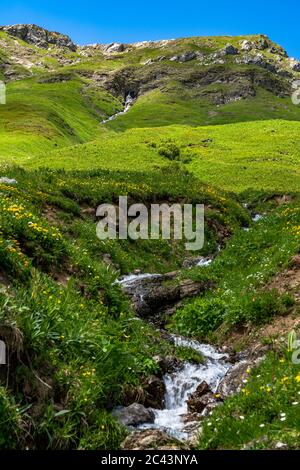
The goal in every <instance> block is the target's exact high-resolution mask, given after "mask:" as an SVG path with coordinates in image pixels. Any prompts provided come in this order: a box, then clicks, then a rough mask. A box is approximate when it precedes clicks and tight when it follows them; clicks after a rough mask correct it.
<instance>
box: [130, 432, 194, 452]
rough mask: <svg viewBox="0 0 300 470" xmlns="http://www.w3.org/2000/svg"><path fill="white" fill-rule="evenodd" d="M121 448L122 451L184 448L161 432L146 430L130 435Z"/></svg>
mask: <svg viewBox="0 0 300 470" xmlns="http://www.w3.org/2000/svg"><path fill="white" fill-rule="evenodd" d="M121 448H122V450H151V449H152V450H154V449H156V450H180V449H184V448H186V447H185V446H184V444H182V443H181V442H178V441H177V440H176V439H172V438H171V437H170V436H169V435H168V434H166V433H165V432H163V431H159V430H158V429H148V430H146V431H136V432H133V433H130V434H129V436H128V437H127V438H126V439H125V441H124V442H123V444H122V446H121Z"/></svg>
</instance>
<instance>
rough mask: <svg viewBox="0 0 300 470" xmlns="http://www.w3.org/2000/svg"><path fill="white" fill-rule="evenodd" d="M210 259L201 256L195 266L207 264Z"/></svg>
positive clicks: (210, 261) (209, 262)
mask: <svg viewBox="0 0 300 470" xmlns="http://www.w3.org/2000/svg"><path fill="white" fill-rule="evenodd" d="M212 260H213V259H212V258H201V259H199V260H198V261H197V263H196V266H209V265H210V264H211V263H212Z"/></svg>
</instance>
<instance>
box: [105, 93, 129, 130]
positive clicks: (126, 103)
mask: <svg viewBox="0 0 300 470" xmlns="http://www.w3.org/2000/svg"><path fill="white" fill-rule="evenodd" d="M134 101H135V98H133V97H132V95H131V93H128V95H127V96H126V99H125V104H124V109H123V111H119V112H118V113H116V114H113V115H112V116H110V117H109V118H107V119H104V120H103V121H101V124H106V123H107V122H109V121H113V120H114V119H116V118H117V117H118V116H122V115H123V114H126V113H127V112H128V111H129V109H130V108H131V106H132V105H133V103H134Z"/></svg>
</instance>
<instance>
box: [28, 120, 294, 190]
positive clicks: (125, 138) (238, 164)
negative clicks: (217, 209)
mask: <svg viewBox="0 0 300 470" xmlns="http://www.w3.org/2000/svg"><path fill="white" fill-rule="evenodd" d="M299 129H300V123H299V122H297V121H296V122H292V121H283V120H271V121H257V122H250V123H236V124H229V125H220V126H205V127H196V128H194V127H193V128H191V127H188V126H167V127H158V128H155V129H152V128H140V129H130V130H127V131H125V132H123V133H111V132H107V133H106V134H103V136H102V138H101V140H99V141H97V140H95V141H93V142H89V143H87V144H84V145H76V146H72V147H70V148H67V149H66V148H64V149H59V150H54V151H52V152H50V153H48V154H47V155H45V156H42V157H35V156H34V157H32V158H30V159H29V160H28V161H27V163H26V166H28V167H30V168H37V167H39V166H48V167H50V168H57V169H58V168H65V169H72V168H78V169H88V168H104V169H122V168H124V167H126V168H128V169H132V170H137V171H144V170H145V169H150V168H155V167H156V166H161V167H163V166H165V165H167V164H168V162H169V160H168V159H166V158H165V157H163V156H161V155H160V154H159V149H160V147H161V146H163V145H165V143H166V142H168V141H171V142H174V143H175V145H177V146H178V148H179V149H180V152H181V158H182V160H183V161H184V162H186V163H185V165H186V167H187V168H188V169H189V170H190V171H191V172H193V173H194V174H195V175H196V176H197V177H198V178H199V179H200V180H202V181H205V182H207V183H211V184H213V185H216V186H219V187H223V188H226V189H227V190H230V191H236V192H242V191H244V190H246V189H248V188H254V189H268V190H274V191H276V190H277V191H298V189H299V162H300V147H299V140H298V135H299ZM283 172H284V177H283Z"/></svg>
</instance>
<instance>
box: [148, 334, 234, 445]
mask: <svg viewBox="0 0 300 470" xmlns="http://www.w3.org/2000/svg"><path fill="white" fill-rule="evenodd" d="M172 338H173V340H174V343H175V344H176V345H177V346H185V347H188V348H190V349H193V350H195V351H197V352H199V353H201V354H202V355H203V356H204V359H205V362H204V364H191V363H189V362H185V363H184V364H183V366H182V367H181V368H180V369H179V370H177V371H175V372H173V373H171V374H165V376H164V378H163V379H164V383H165V387H166V394H165V408H164V409H163V410H153V411H154V414H155V420H154V423H145V424H142V425H140V426H139V429H161V430H162V431H165V432H167V433H168V434H170V435H171V436H174V437H176V438H177V439H180V440H186V439H188V438H189V432H188V431H187V430H186V429H185V427H186V423H185V422H184V419H183V418H184V416H185V415H187V413H188V408H187V400H188V399H189V396H190V395H191V394H192V393H193V392H195V390H196V389H197V387H198V385H199V384H200V383H201V382H203V381H205V382H206V383H207V384H208V385H209V386H210V388H211V390H212V391H215V390H216V389H217V387H218V385H219V382H220V380H221V379H222V378H223V377H224V375H225V374H226V372H227V371H228V369H229V368H230V366H231V364H229V363H228V362H226V358H227V356H226V354H220V353H218V352H217V351H216V350H215V349H214V348H213V347H212V346H210V345H207V344H201V343H198V342H197V341H193V340H189V339H186V338H183V337H181V336H172Z"/></svg>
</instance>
